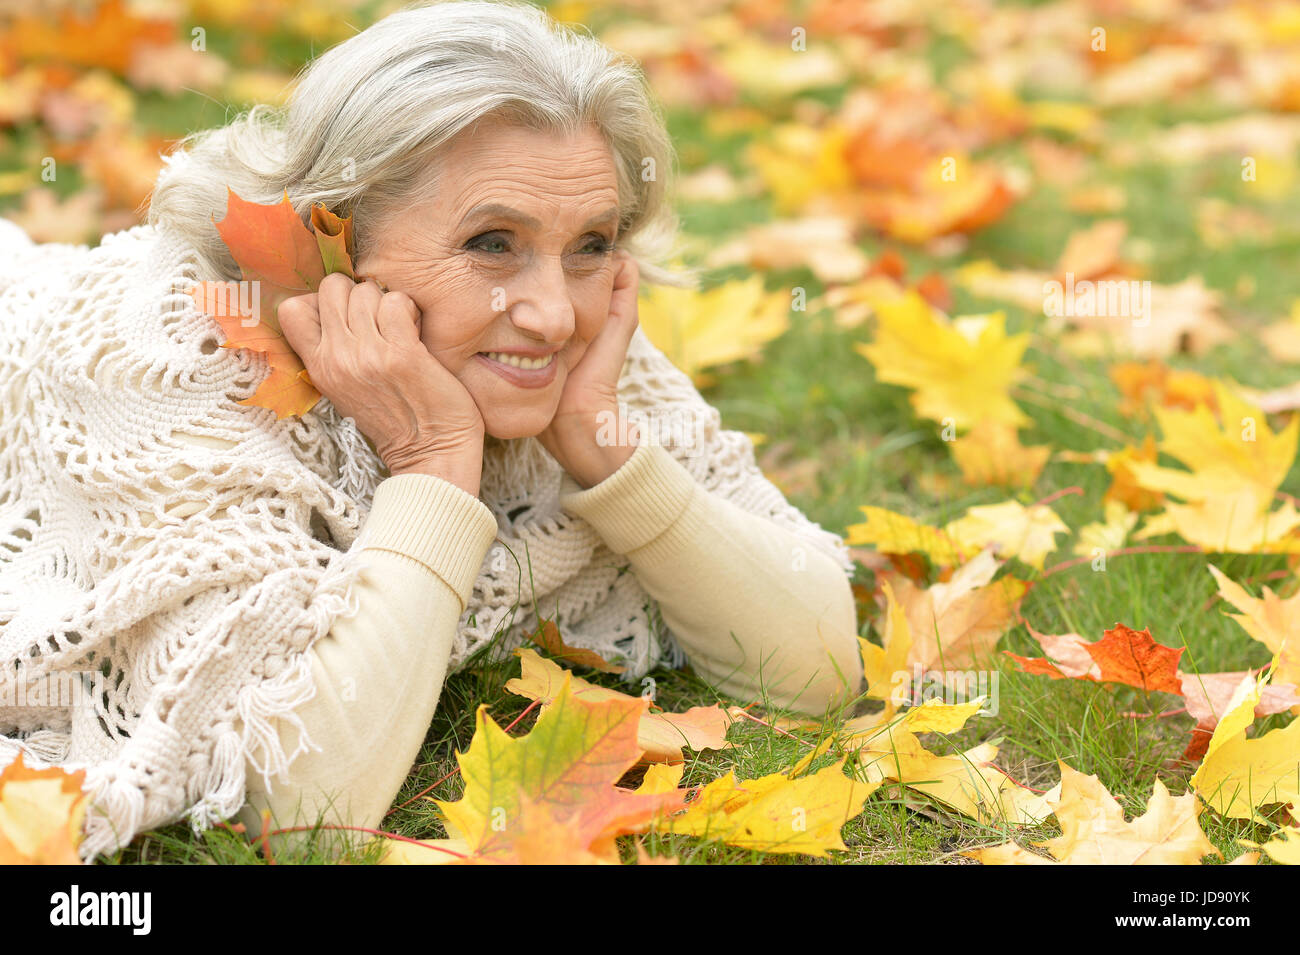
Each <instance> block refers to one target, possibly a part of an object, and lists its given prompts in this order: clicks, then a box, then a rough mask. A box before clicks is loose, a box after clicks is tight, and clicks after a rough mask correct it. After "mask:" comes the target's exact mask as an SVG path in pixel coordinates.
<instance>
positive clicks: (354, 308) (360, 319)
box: [348, 279, 384, 344]
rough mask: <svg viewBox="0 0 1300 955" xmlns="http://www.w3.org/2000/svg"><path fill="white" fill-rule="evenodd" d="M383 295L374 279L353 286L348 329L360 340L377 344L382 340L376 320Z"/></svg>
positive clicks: (350, 296)
mask: <svg viewBox="0 0 1300 955" xmlns="http://www.w3.org/2000/svg"><path fill="white" fill-rule="evenodd" d="M383 296H384V293H383V292H381V291H379V284H378V283H377V282H376V281H375V280H374V279H369V280H367V281H365V282H362V283H361V284H360V285H353V286H352V291H351V293H350V294H349V296H348V329H349V330H350V331H351V332H352V334H353V335H354V336H355V337H356V339H357V340H358V341H362V342H366V343H369V344H377V343H379V342H380V341H381V340H382V338H381V336H380V334H379V328H378V326H377V325H376V324H375V321H376V317H377V314H378V312H379V303H380V300H381V299H382V298H383Z"/></svg>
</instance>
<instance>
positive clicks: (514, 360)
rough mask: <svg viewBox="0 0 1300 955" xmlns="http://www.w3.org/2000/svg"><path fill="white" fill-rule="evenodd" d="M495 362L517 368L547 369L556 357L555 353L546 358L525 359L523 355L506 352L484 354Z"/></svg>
mask: <svg viewBox="0 0 1300 955" xmlns="http://www.w3.org/2000/svg"><path fill="white" fill-rule="evenodd" d="M483 354H485V355H487V356H488V357H489V358H491V359H492V360H493V361H499V362H501V364H503V365H513V366H514V367H515V368H524V369H528V368H545V367H546V366H547V365H549V364H550V363H551V360H552V359H553V358H554V357H555V353H554V352H552V353H551V354H549V355H547V356H546V357H545V358H525V357H524V356H522V355H507V354H506V353H505V352H499V351H489V352H484V353H483Z"/></svg>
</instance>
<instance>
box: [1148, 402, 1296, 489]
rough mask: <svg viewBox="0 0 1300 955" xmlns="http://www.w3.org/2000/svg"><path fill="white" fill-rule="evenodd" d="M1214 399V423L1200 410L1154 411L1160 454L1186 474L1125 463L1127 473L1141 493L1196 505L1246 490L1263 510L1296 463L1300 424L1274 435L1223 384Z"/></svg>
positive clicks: (1265, 422)
mask: <svg viewBox="0 0 1300 955" xmlns="http://www.w3.org/2000/svg"><path fill="white" fill-rule="evenodd" d="M1214 393H1215V398H1216V401H1217V403H1218V408H1219V414H1218V420H1216V419H1215V415H1214V413H1213V412H1212V411H1211V410H1210V409H1209V408H1208V407H1206V406H1205V405H1204V404H1198V405H1197V406H1196V407H1195V408H1193V409H1192V410H1190V411H1183V410H1179V409H1174V408H1156V409H1155V415H1156V420H1157V421H1159V423H1160V431H1161V433H1162V434H1163V435H1164V437H1163V438H1162V439H1161V441H1160V443H1159V448H1160V450H1161V451H1163V452H1164V453H1165V454H1168V455H1170V456H1171V457H1174V458H1177V459H1178V460H1179V461H1181V462H1182V463H1183V464H1184V465H1186V466H1187V468H1188V469H1189V470H1187V471H1179V470H1175V469H1173V468H1165V467H1160V466H1159V465H1156V464H1153V463H1146V462H1142V461H1134V462H1132V463H1130V464H1129V468H1130V470H1132V471H1133V473H1134V475H1135V476H1136V478H1137V480H1138V482H1139V483H1140V484H1141V485H1142V486H1143V487H1145V488H1147V489H1149V490H1153V491H1164V492H1166V493H1170V494H1175V495H1177V496H1178V497H1180V498H1182V499H1183V500H1185V501H1201V500H1205V499H1206V498H1208V497H1211V496H1214V495H1216V494H1233V493H1236V492H1238V491H1240V490H1241V489H1242V488H1249V489H1250V490H1251V491H1252V492H1253V496H1254V498H1255V499H1256V500H1258V501H1260V502H1263V503H1264V504H1267V503H1268V502H1270V501H1271V500H1272V498H1273V495H1274V494H1275V493H1276V491H1277V489H1278V488H1279V487H1280V486H1281V484H1282V481H1283V480H1284V479H1285V478H1286V475H1287V472H1288V471H1290V470H1291V465H1292V463H1293V462H1294V461H1295V455H1296V442H1297V438H1298V437H1300V418H1296V417H1293V418H1292V419H1291V421H1290V422H1289V423H1288V424H1287V426H1286V427H1285V428H1283V429H1282V430H1281V431H1279V432H1277V433H1274V432H1273V431H1272V430H1270V429H1269V426H1268V419H1267V418H1266V417H1265V415H1264V412H1263V411H1261V410H1260V409H1259V408H1258V407H1256V406H1254V405H1252V404H1250V403H1249V402H1247V401H1245V400H1243V399H1242V398H1240V397H1238V396H1237V395H1236V394H1235V393H1234V392H1233V391H1231V390H1230V389H1229V388H1228V387H1226V386H1225V385H1224V384H1223V383H1222V382H1220V381H1215V382H1214Z"/></svg>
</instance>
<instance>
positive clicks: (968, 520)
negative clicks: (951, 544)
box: [944, 501, 1070, 570]
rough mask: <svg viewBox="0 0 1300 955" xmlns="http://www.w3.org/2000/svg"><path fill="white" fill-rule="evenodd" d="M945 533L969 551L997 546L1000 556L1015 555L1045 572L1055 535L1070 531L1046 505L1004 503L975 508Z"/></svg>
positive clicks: (948, 526) (945, 529) (947, 527)
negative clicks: (1029, 505) (1030, 505)
mask: <svg viewBox="0 0 1300 955" xmlns="http://www.w3.org/2000/svg"><path fill="white" fill-rule="evenodd" d="M944 532H945V533H946V534H947V535H948V536H949V537H950V538H952V539H953V540H955V541H957V542H958V544H959V546H961V547H963V548H964V549H966V550H968V551H977V550H980V549H981V548H983V547H986V546H988V545H989V544H994V545H996V549H997V552H998V554H999V556H1002V557H1013V556H1014V557H1017V558H1019V559H1020V560H1022V561H1024V562H1025V563H1026V564H1028V565H1029V566H1031V567H1036V568H1038V569H1039V570H1042V568H1043V560H1044V558H1046V557H1047V555H1048V554H1050V553H1051V552H1052V551H1053V550H1055V549H1056V535H1057V534H1068V533H1069V532H1070V528H1068V527H1067V526H1066V525H1065V522H1064V521H1062V520H1061V519H1060V518H1059V517H1057V516H1056V512H1055V511H1053V510H1052V509H1051V508H1050V507H1048V506H1047V505H1046V504H1036V505H1034V506H1032V507H1025V506H1024V505H1023V504H1021V503H1019V502H1017V501H1003V502H1002V503H1001V504H988V505H984V506H981V507H972V508H971V509H970V510H968V511H967V512H966V514H965V516H963V517H960V518H958V519H957V520H955V521H953V522H951V523H950V524H948V525H947V526H946V527H944Z"/></svg>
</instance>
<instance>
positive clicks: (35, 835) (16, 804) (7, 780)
mask: <svg viewBox="0 0 1300 955" xmlns="http://www.w3.org/2000/svg"><path fill="white" fill-rule="evenodd" d="M85 778H86V772H85V770H78V771H77V772H75V773H68V772H65V771H64V770H63V769H61V768H59V767H58V766H51V767H49V768H47V769H32V768H31V767H29V766H27V765H25V764H24V762H23V754H22V753H21V752H19V754H18V756H17V757H16V758H15V759H14V760H13V761H12V762H11V763H9V764H8V765H7V766H6V767H5V768H4V771H3V772H0V865H81V864H82V862H81V857H80V856H79V855H78V853H77V846H79V845H80V844H81V837H82V824H83V822H84V821H85V816H86V800H87V798H88V796H89V794H88V793H85V792H83V791H82V785H83V784H84V783H85Z"/></svg>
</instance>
